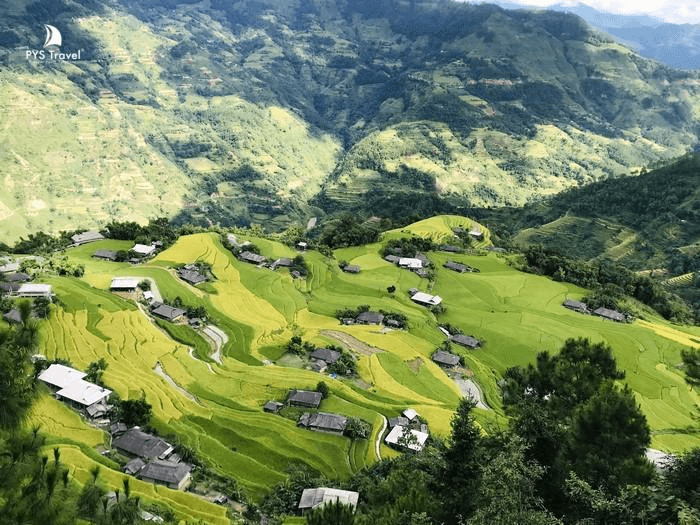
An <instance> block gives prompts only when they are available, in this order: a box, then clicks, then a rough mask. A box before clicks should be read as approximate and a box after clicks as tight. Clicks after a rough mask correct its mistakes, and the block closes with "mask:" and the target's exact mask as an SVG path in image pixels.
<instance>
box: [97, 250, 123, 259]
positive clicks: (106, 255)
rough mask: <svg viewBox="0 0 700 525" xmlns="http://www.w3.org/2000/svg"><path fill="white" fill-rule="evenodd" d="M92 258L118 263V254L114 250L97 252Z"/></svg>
mask: <svg viewBox="0 0 700 525" xmlns="http://www.w3.org/2000/svg"><path fill="white" fill-rule="evenodd" d="M92 256H93V257H94V258H95V259H104V260H106V261H113V262H114V261H116V260H117V252H115V251H113V250H97V251H96V252H95V253H93V254H92Z"/></svg>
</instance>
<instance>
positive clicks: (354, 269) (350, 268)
mask: <svg viewBox="0 0 700 525" xmlns="http://www.w3.org/2000/svg"><path fill="white" fill-rule="evenodd" d="M343 271H344V272H348V273H360V267H359V266H358V265H356V264H346V265H345V267H344V268H343Z"/></svg>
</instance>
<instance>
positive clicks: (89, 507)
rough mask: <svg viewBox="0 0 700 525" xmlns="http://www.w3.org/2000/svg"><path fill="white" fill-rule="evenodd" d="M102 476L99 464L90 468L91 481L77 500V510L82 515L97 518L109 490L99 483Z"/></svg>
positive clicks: (87, 517) (86, 517)
mask: <svg viewBox="0 0 700 525" xmlns="http://www.w3.org/2000/svg"><path fill="white" fill-rule="evenodd" d="M99 477H100V467H99V465H96V466H94V467H93V468H92V469H90V481H88V482H87V483H86V484H85V485H84V486H83V490H82V491H81V492H80V496H79V497H78V502H77V510H78V513H79V514H80V516H82V517H83V518H85V519H96V518H97V517H98V514H99V511H100V508H101V505H100V503H101V501H102V498H104V497H105V494H107V490H106V489H105V488H104V487H103V486H102V485H101V484H99V483H98V480H99Z"/></svg>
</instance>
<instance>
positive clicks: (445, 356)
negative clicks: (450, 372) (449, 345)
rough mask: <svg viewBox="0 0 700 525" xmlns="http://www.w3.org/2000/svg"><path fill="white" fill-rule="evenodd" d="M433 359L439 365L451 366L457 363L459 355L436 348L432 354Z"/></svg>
mask: <svg viewBox="0 0 700 525" xmlns="http://www.w3.org/2000/svg"><path fill="white" fill-rule="evenodd" d="M433 361H434V362H435V363H437V364H438V365H440V366H445V367H452V366H458V365H459V356H458V355H454V354H451V353H449V352H445V351H444V350H437V351H436V352H435V353H434V354H433Z"/></svg>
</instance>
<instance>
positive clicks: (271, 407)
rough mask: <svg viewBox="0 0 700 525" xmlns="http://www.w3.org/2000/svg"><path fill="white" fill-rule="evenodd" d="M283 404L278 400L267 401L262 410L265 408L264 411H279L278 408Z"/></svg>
mask: <svg viewBox="0 0 700 525" xmlns="http://www.w3.org/2000/svg"><path fill="white" fill-rule="evenodd" d="M283 406H284V405H283V404H282V403H280V402H279V401H268V402H267V403H265V406H264V407H263V410H265V411H266V412H279V410H280V408H282V407H283Z"/></svg>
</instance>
